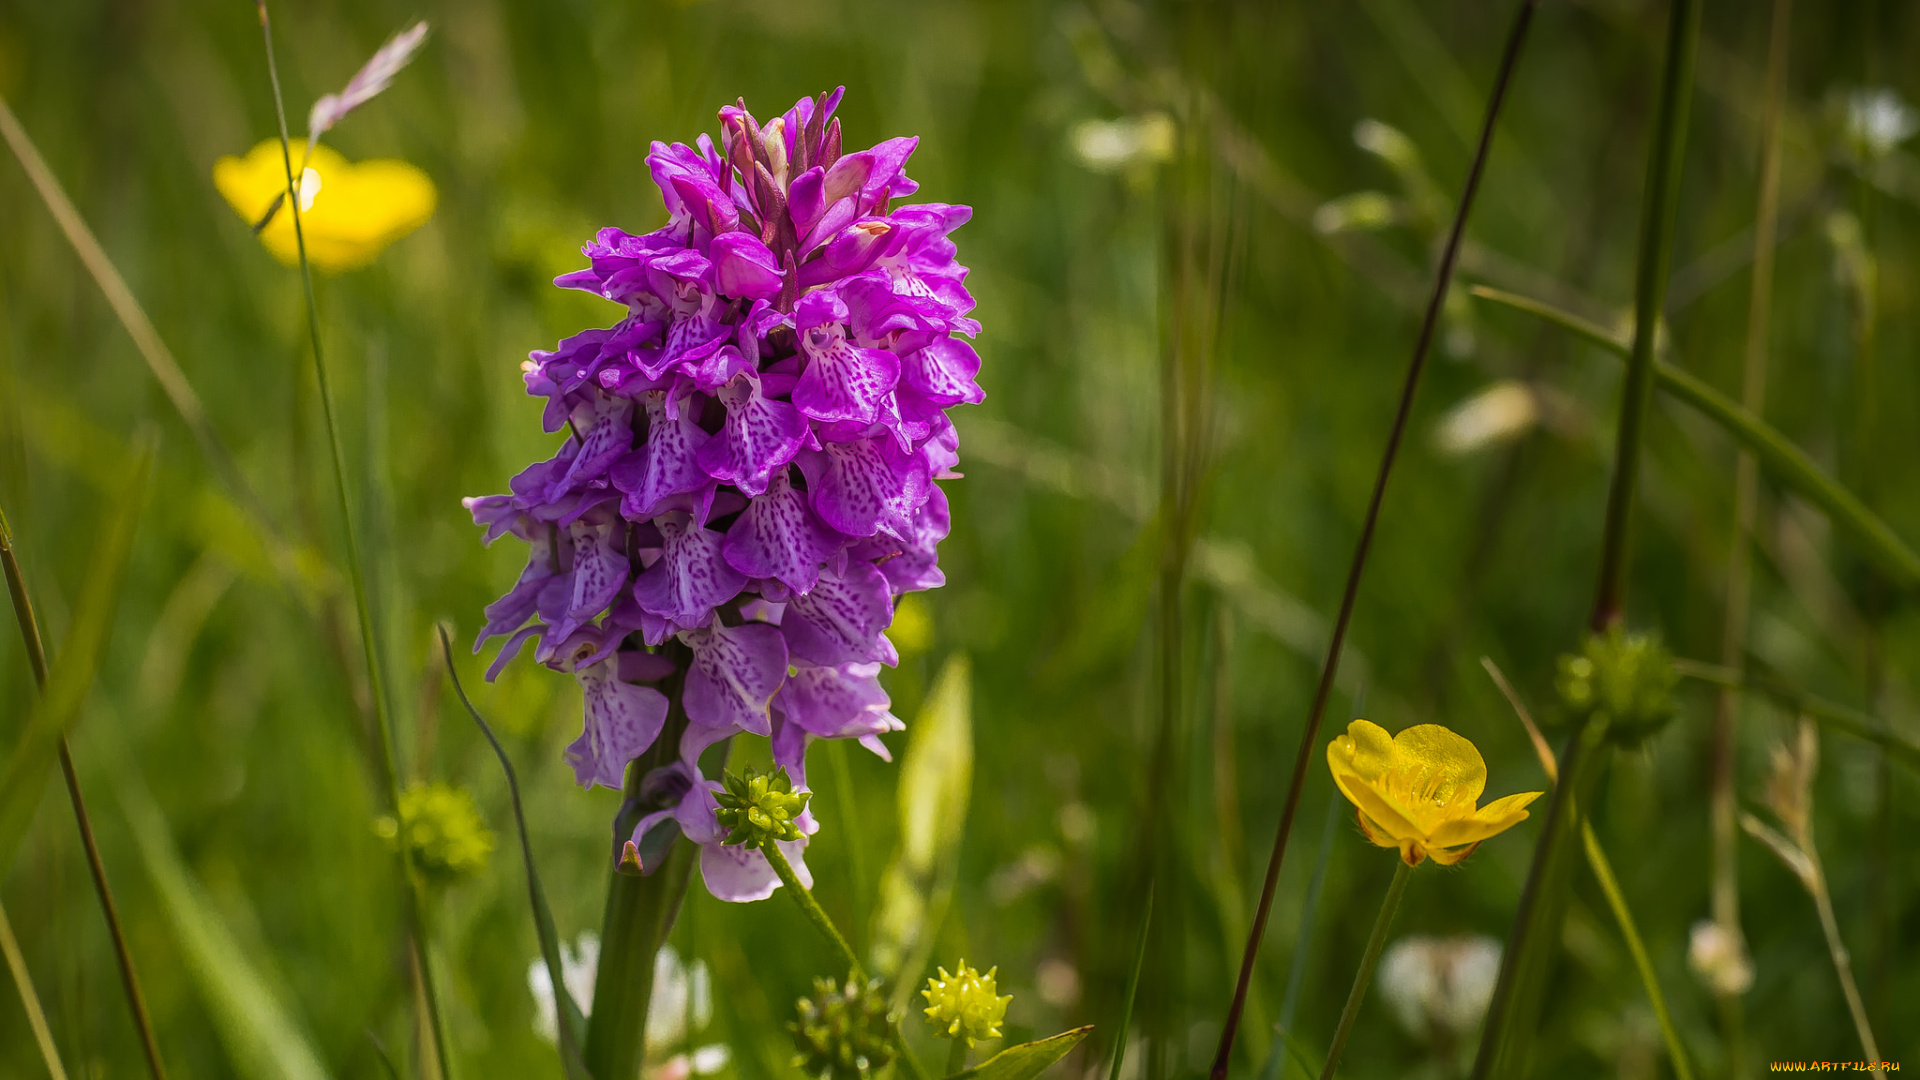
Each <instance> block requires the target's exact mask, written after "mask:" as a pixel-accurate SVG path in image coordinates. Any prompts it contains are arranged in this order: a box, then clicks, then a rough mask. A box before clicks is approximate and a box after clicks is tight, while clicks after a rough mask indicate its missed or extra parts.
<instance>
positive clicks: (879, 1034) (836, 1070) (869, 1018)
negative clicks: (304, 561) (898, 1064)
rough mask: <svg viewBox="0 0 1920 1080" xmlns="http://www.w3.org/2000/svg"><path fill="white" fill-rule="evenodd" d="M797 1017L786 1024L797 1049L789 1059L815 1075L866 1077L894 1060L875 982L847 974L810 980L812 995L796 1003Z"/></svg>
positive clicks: (824, 1079)
mask: <svg viewBox="0 0 1920 1080" xmlns="http://www.w3.org/2000/svg"><path fill="white" fill-rule="evenodd" d="M796 1007H797V1010H798V1012H799V1014H800V1015H799V1019H797V1020H794V1021H791V1022H789V1023H788V1024H787V1030H789V1031H791V1032H793V1042H794V1045H795V1046H796V1047H797V1048H798V1049H799V1051H800V1052H799V1053H798V1054H797V1055H795V1056H794V1059H793V1063H794V1065H795V1066H796V1067H798V1068H799V1069H800V1070H801V1071H803V1072H805V1073H806V1074H807V1075H808V1076H811V1077H817V1078H820V1080H865V1078H866V1077H868V1076H870V1075H872V1074H873V1073H876V1072H879V1071H880V1070H881V1069H883V1068H885V1067H886V1066H887V1065H888V1064H889V1063H890V1062H892V1061H893V1042H892V1039H891V1038H890V1036H889V1031H888V1025H887V999H886V998H885V997H884V996H882V994H881V993H880V984H879V982H878V981H877V980H876V981H874V982H870V983H867V984H865V985H862V984H860V983H857V982H854V981H853V980H851V979H849V980H847V982H846V983H845V984H843V985H836V984H835V983H834V982H833V980H831V979H815V980H813V996H811V997H803V998H801V999H800V1000H799V1002H797V1004H796Z"/></svg>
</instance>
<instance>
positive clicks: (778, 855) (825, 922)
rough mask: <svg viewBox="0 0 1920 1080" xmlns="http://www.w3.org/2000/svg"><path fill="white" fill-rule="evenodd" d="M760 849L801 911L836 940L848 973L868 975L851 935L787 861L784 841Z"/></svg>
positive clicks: (855, 977) (824, 934) (857, 976)
mask: <svg viewBox="0 0 1920 1080" xmlns="http://www.w3.org/2000/svg"><path fill="white" fill-rule="evenodd" d="M760 853H761V854H762V855H765V856H766V857H767V863H768V865H770V866H772V867H773V872H774V873H776V874H779V875H780V884H782V885H785V886H786V887H787V893H788V895H790V896H792V897H793V902H794V903H796V904H799V905H800V911H801V913H802V914H804V915H805V916H806V917H807V921H808V922H810V923H812V924H813V928H814V929H815V930H818V931H820V935H821V936H822V937H824V938H826V939H827V940H828V941H830V942H832V943H833V947H834V949H835V950H837V951H838V952H839V953H840V959H841V960H842V961H843V962H844V963H845V964H846V965H847V974H848V976H849V977H850V978H852V979H853V980H854V981H856V982H858V981H861V980H863V979H865V978H866V972H865V970H864V969H862V968H861V966H860V957H859V956H858V955H856V954H855V953H854V951H853V946H851V945H849V944H847V939H846V937H845V936H843V935H842V934H841V933H840V928H839V927H837V926H835V925H833V920H832V919H831V918H829V917H828V916H827V909H825V908H823V907H821V906H820V901H818V900H815V899H814V898H813V892H812V891H811V890H809V889H808V888H807V887H806V886H805V885H802V884H800V875H798V874H796V873H794V872H793V864H791V863H789V862H787V856H786V854H785V853H784V852H782V851H781V850H780V845H778V844H772V843H769V844H763V845H761V847H760Z"/></svg>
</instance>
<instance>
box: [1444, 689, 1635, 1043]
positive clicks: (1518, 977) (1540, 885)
mask: <svg viewBox="0 0 1920 1080" xmlns="http://www.w3.org/2000/svg"><path fill="white" fill-rule="evenodd" d="M1611 757H1612V748H1611V746H1610V745H1609V744H1608V743H1607V741H1606V727H1605V725H1603V724H1600V723H1596V722H1593V721H1588V722H1587V723H1586V724H1584V725H1583V726H1582V727H1581V728H1580V729H1579V730H1578V731H1577V732H1575V734H1574V736H1573V738H1571V739H1569V740H1568V741H1567V747H1566V749H1565V750H1564V751H1562V752H1561V755H1560V764H1559V766H1558V775H1559V777H1560V782H1559V783H1558V784H1556V785H1554V788H1553V794H1552V795H1551V796H1550V801H1549V802H1548V804H1547V815H1546V821H1545V824H1544V825H1543V826H1542V827H1541V831H1540V840H1539V842H1538V843H1537V844H1536V845H1535V847H1534V849H1533V864H1532V866H1531V867H1530V868H1529V869H1528V871H1527V884H1526V887H1525V888H1524V889H1523V890H1522V891H1521V893H1520V906H1519V909H1518V910H1517V911H1515V912H1514V917H1513V929H1512V930H1511V931H1509V932H1508V934H1507V944H1506V949H1505V951H1504V952H1503V953H1502V954H1501V957H1500V981H1499V982H1497V983H1496V984H1494V989H1493V1001H1492V1003H1491V1004H1490V1005H1489V1006H1488V1008H1487V1019H1486V1024H1485V1026H1484V1027H1482V1028H1481V1033H1480V1050H1479V1053H1478V1054H1477V1055H1476V1057H1475V1059H1474V1064H1473V1074H1472V1075H1473V1080H1494V1078H1505V1077H1513V1076H1524V1075H1526V1067H1525V1066H1526V1061H1525V1058H1526V1055H1527V1053H1528V1051H1529V1050H1530V1044H1531V1043H1532V1041H1533V1034H1534V1030H1535V1027H1536V1026H1537V1022H1538V1020H1539V1016H1540V1006H1541V1003H1542V1002H1543V1001H1544V1000H1545V996H1546V987H1547V981H1548V977H1549V975H1550V974H1551V966H1552V962H1553V959H1554V956H1555V954H1556V952H1557V951H1558V949H1559V947H1560V926H1561V920H1562V918H1563V917H1564V916H1565V914H1566V905H1567V895H1568V891H1569V888H1570V882H1569V877H1570V876H1571V873H1572V869H1573V865H1572V862H1571V859H1572V851H1571V848H1572V839H1573V836H1574V834H1575V833H1577V832H1578V831H1579V830H1578V825H1579V823H1580V814H1581V809H1580V808H1581V807H1582V806H1584V805H1586V803H1587V801H1588V799H1589V797H1590V796H1591V794H1592V792H1593V788H1594V785H1595V784H1596V783H1597V782H1598V780H1599V777H1600V773H1601V772H1602V771H1603V770H1604V767H1605V765H1606V763H1607V760H1608V759H1609V758H1611Z"/></svg>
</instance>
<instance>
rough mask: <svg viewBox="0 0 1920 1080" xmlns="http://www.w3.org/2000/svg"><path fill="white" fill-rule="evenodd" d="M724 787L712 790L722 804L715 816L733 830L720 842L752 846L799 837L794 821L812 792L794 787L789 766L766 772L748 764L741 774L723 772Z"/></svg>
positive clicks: (715, 798) (722, 781)
mask: <svg viewBox="0 0 1920 1080" xmlns="http://www.w3.org/2000/svg"><path fill="white" fill-rule="evenodd" d="M721 783H722V784H723V785H724V788H725V789H724V790H722V791H716V792H714V793H713V800H714V801H715V802H717V803H719V804H720V809H719V810H718V811H716V812H715V814H714V816H715V817H716V818H718V819H719V821H720V824H721V825H722V826H723V827H725V828H727V829H731V830H732V831H731V832H729V833H728V834H727V838H726V839H725V840H723V841H721V843H723V844H738V845H740V846H741V847H744V848H747V849H748V850H752V849H754V848H758V847H761V846H763V845H765V844H767V843H770V842H772V841H774V840H798V839H800V836H801V833H800V827H799V826H798V825H795V824H794V823H793V819H794V818H796V817H799V816H800V814H801V813H802V812H803V811H805V810H806V808H807V799H808V798H810V797H811V796H810V793H808V792H805V791H801V792H795V791H794V790H793V781H791V780H789V779H787V770H785V769H775V770H773V772H771V773H763V772H759V771H757V770H756V769H754V767H753V766H751V765H749V766H747V771H746V772H745V773H743V774H741V775H739V776H735V775H734V774H732V773H723V774H722V775H721Z"/></svg>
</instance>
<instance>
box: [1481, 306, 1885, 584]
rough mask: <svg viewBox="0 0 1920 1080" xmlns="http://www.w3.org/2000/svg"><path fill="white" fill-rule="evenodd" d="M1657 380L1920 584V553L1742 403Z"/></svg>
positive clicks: (1671, 376)
mask: <svg viewBox="0 0 1920 1080" xmlns="http://www.w3.org/2000/svg"><path fill="white" fill-rule="evenodd" d="M1472 291H1473V295H1475V296H1477V297H1479V298H1481V299H1482V300H1489V301H1492V302H1493V303H1496V304H1503V305H1505V306H1507V307H1511V308H1516V309H1518V310H1520V311H1524V312H1527V313H1528V314H1530V315H1537V316H1539V317H1540V318H1543V319H1546V320H1547V321H1548V322H1551V323H1554V324H1556V325H1558V326H1560V327H1562V328H1564V329H1566V330H1569V331H1571V332H1572V333H1574V334H1576V335H1578V336H1580V337H1582V338H1585V339H1586V340H1587V341H1589V342H1591V343H1593V344H1595V345H1598V346H1600V347H1601V348H1602V349H1605V350H1606V351H1608V352H1611V353H1613V354H1614V355H1616V356H1626V355H1628V352H1629V349H1630V347H1629V345H1628V343H1627V341H1626V340H1624V339H1623V338H1622V337H1621V336H1620V335H1618V334H1615V333H1613V332H1612V331H1609V330H1607V329H1606V328H1605V327H1602V326H1599V325H1597V324H1595V323H1593V322H1590V321H1588V320H1586V319H1583V318H1581V317H1580V316H1578V315H1575V314H1573V313H1571V312H1568V311H1563V310H1561V309H1560V308H1557V307H1554V306H1553V305H1551V304H1548V303H1546V302H1544V301H1540V300H1535V299H1533V298H1531V297H1527V296H1520V295H1518V294H1516V293H1510V292H1505V291H1503V290H1500V289H1491V288H1487V287H1486V286H1483V285H1476V286H1474V287H1473V290H1472ZM1654 377H1655V380H1656V381H1657V382H1658V384H1659V386H1660V389H1662V390H1664V391H1666V392H1667V393H1669V394H1671V395H1673V396H1674V397H1675V398H1678V399H1679V400H1681V401H1683V402H1685V403H1686V404H1688V405H1691V406H1693V408H1694V409H1696V410H1698V411H1699V412H1700V413H1701V414H1702V415H1704V416H1705V417H1706V418H1707V419H1709V420H1712V421H1713V422H1714V423H1715V424H1718V425H1719V426H1720V428H1721V429H1722V430H1724V431H1725V432H1726V433H1727V434H1728V435H1731V436H1732V437H1733V438H1734V439H1735V440H1736V441H1738V442H1739V443H1740V445H1742V446H1744V447H1746V448H1747V449H1748V450H1751V451H1752V452H1753V455H1754V456H1755V457H1756V458H1759V459H1760V464H1761V465H1762V466H1764V467H1765V468H1766V470H1767V471H1768V472H1770V473H1772V474H1773V475H1774V477H1775V478H1776V479H1778V480H1779V481H1780V482H1781V483H1783V484H1785V485H1787V486H1788V487H1790V488H1792V489H1793V490H1794V491H1795V492H1797V493H1799V494H1800V495H1801V496H1803V497H1804V498H1806V499H1807V501H1809V502H1811V503H1813V504H1814V505H1815V506H1818V507H1819V508H1820V509H1821V510H1823V511H1825V512H1826V514H1827V516H1828V518H1830V519H1831V520H1832V521H1833V523H1834V524H1835V525H1837V526H1839V527H1840V528H1841V529H1842V530H1843V531H1845V532H1847V533H1848V534H1849V535H1851V536H1852V537H1853V539H1854V542H1855V543H1858V544H1859V545H1860V546H1861V548H1862V549H1863V550H1864V552H1865V553H1866V554H1867V555H1868V556H1869V557H1870V558H1872V559H1873V561H1874V563H1875V564H1876V565H1878V566H1879V567H1880V569H1881V570H1882V571H1884V572H1886V573H1887V574H1890V575H1892V576H1893V577H1894V578H1895V579H1897V580H1899V581H1901V582H1903V583H1906V584H1909V585H1911V584H1915V583H1920V553H1916V552H1915V551H1914V550H1913V548H1911V547H1909V546H1908V545H1907V543H1906V541H1904V540H1902V539H1901V538H1900V536H1899V534H1898V533H1895V532H1894V531H1893V529H1892V528H1891V527H1890V526H1888V525H1887V523H1886V522H1885V521H1884V520H1882V519H1881V518H1880V516H1879V515H1877V514H1875V513H1874V512H1873V511H1872V510H1869V509H1867V505H1866V504H1865V503H1863V502H1861V501H1860V498H1859V497H1858V496H1856V495H1855V494H1854V493H1853V492H1851V491H1849V490H1847V488H1846V487H1845V486H1843V485H1842V484H1841V483H1840V482H1839V481H1837V480H1835V479H1833V478H1832V477H1830V476H1828V475H1827V474H1826V473H1825V472H1824V471H1823V470H1822V469H1821V468H1820V466H1818V465H1816V464H1814V462H1813V459H1812V458H1809V457H1808V456H1807V455H1806V453H1805V452H1804V451H1802V450H1801V449H1800V448H1799V447H1797V446H1795V445H1794V444H1793V442H1792V441H1791V440H1789V439H1788V438H1787V437H1786V436H1785V435H1783V434H1781V433H1780V431H1779V430H1778V429H1777V428H1775V427H1773V426H1772V425H1771V424H1768V423H1767V422H1766V421H1764V420H1762V419H1760V418H1759V417H1757V416H1755V415H1753V413H1751V412H1749V411H1747V410H1746V409H1745V408H1743V407H1741V405H1740V403H1739V402H1736V401H1734V400H1733V399H1731V398H1729V397H1727V396H1726V395H1725V394H1722V393H1720V392H1719V391H1718V390H1715V389H1714V388H1713V387H1711V386H1708V385H1707V384H1706V383H1704V382H1702V381H1700V380H1699V379H1697V378H1695V377H1694V376H1692V375H1690V374H1688V373H1687V372H1685V371H1682V370H1681V369H1680V368H1678V367H1675V366H1674V365H1673V364H1671V363H1668V362H1667V361H1665V360H1661V361H1658V362H1657V363H1655V365H1654Z"/></svg>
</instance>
